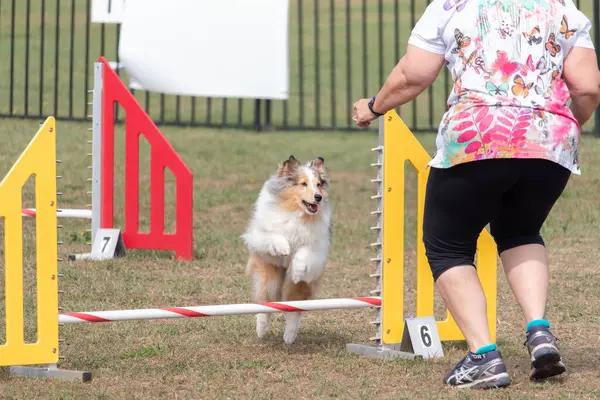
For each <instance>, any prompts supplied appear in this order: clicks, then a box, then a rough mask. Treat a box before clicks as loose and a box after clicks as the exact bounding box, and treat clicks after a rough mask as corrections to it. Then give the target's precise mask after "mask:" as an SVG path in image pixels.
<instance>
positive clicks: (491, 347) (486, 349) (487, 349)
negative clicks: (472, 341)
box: [475, 344, 496, 354]
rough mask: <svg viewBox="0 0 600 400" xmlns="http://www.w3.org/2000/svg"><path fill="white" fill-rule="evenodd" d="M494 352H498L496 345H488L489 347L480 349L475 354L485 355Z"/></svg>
mask: <svg viewBox="0 0 600 400" xmlns="http://www.w3.org/2000/svg"><path fill="white" fill-rule="evenodd" d="M494 350H496V345H495V344H488V345H487V346H483V347H480V348H478V349H477V351H476V352H475V354H483V353H487V352H488V351H494Z"/></svg>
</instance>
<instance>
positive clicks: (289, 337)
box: [283, 327, 298, 344]
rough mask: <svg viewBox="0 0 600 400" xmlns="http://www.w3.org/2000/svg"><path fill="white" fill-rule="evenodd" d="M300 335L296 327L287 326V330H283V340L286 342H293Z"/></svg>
mask: <svg viewBox="0 0 600 400" xmlns="http://www.w3.org/2000/svg"><path fill="white" fill-rule="evenodd" d="M297 336H298V331H297V330H295V329H294V328H292V327H290V328H286V329H285V332H283V342H284V343H285V344H293V343H294V342H295V341H296V337H297Z"/></svg>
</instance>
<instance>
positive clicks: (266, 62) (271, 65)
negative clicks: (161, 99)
mask: <svg viewBox="0 0 600 400" xmlns="http://www.w3.org/2000/svg"><path fill="white" fill-rule="evenodd" d="M288 17H289V0H252V1H249V0H218V1H217V0H126V2H125V10H124V14H123V18H122V23H121V37H120V42H119V58H120V61H121V64H122V65H123V66H124V67H125V70H126V72H127V73H128V74H129V76H130V77H131V78H133V79H134V80H135V81H136V83H137V84H139V85H140V86H141V87H143V88H144V89H146V90H150V91H154V92H161V93H166V94H178V95H190V96H202V97H235V98H253V99H287V98H288V89H289V76H288V75H289V71H288V22H289V18H288Z"/></svg>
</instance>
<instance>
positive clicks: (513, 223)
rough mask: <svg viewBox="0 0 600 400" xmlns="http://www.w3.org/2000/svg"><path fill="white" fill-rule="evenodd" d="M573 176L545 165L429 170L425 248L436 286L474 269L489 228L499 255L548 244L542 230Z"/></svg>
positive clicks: (489, 163) (506, 163)
mask: <svg viewBox="0 0 600 400" xmlns="http://www.w3.org/2000/svg"><path fill="white" fill-rule="evenodd" d="M570 176H571V172H570V171H569V170H568V169H566V168H564V167H562V166H560V165H559V164H557V163H554V162H552V161H547V160H542V159H492V160H480V161H472V162H467V163H463V164H459V165H456V166H453V167H451V168H447V169H439V168H431V171H430V174H429V178H428V181H427V192H426V195H425V210H424V216H423V242H424V244H425V252H426V255H427V259H428V261H429V265H430V266H431V271H432V273H433V278H434V280H437V279H438V278H439V276H440V275H441V274H442V273H443V272H444V271H446V270H448V269H450V268H452V267H455V266H459V265H473V266H475V264H474V260H475V252H476V249H477V239H478V238H479V234H480V233H481V231H482V230H483V228H485V227H486V226H487V224H488V223H489V224H490V228H491V234H492V236H493V237H494V240H495V241H496V244H497V246H498V252H499V253H502V252H503V251H505V250H508V249H511V248H514V247H517V246H522V245H525V244H533V243H537V244H541V245H544V241H543V240H542V237H541V235H540V229H541V228H542V225H543V224H544V222H545V220H546V217H547V216H548V214H549V213H550V210H551V209H552V207H553V206H554V204H555V203H556V200H558V198H559V197H560V195H561V194H562V192H563V190H564V189H565V187H566V185H567V182H568V181H569V177H570Z"/></svg>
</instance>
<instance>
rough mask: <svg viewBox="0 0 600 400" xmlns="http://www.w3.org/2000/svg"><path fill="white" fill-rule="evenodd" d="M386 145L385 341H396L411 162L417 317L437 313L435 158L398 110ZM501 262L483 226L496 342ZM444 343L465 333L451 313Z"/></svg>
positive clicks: (484, 277) (388, 121) (481, 258)
mask: <svg viewBox="0 0 600 400" xmlns="http://www.w3.org/2000/svg"><path fill="white" fill-rule="evenodd" d="M383 119H384V122H383V123H384V124H385V125H384V143H383V160H384V171H383V196H384V197H383V210H384V212H383V254H382V261H383V276H382V280H383V282H382V285H383V290H382V327H381V334H382V342H383V344H397V343H400V341H401V339H402V330H403V329H404V319H403V318H404V298H403V293H404V223H405V222H404V176H405V175H404V165H405V161H409V162H410V163H411V164H412V165H413V167H414V168H415V169H416V171H417V174H418V175H417V176H418V200H417V207H418V211H417V239H418V240H417V315H416V317H421V316H432V315H434V282H433V277H432V275H431V270H430V269H429V263H428V262H427V258H426V256H425V246H424V244H423V241H422V232H423V228H422V223H423V210H424V202H425V188H426V184H427V176H428V174H429V169H428V168H427V163H429V161H430V160H431V158H430V157H429V155H428V154H427V151H425V149H424V148H423V147H422V146H421V144H420V143H419V142H418V141H417V139H416V138H415V137H414V136H413V134H412V133H411V132H410V130H409V129H408V127H407V126H406V125H405V124H404V122H403V121H402V119H401V118H400V117H399V116H398V114H397V113H396V112H395V111H390V112H388V113H387V114H386V115H385V116H384V118H383ZM496 266H497V250H496V244H495V242H494V240H493V238H492V237H491V235H490V234H489V233H488V232H487V231H486V230H485V229H484V230H483V232H482V233H481V235H480V237H479V241H478V243H477V271H478V274H479V277H480V279H481V283H482V286H483V290H484V292H485V296H486V299H487V313H488V320H489V327H490V333H491V335H492V340H493V341H495V340H496V285H497V282H496ZM437 328H438V332H439V334H440V339H441V340H442V341H450V340H463V339H464V337H463V335H462V333H461V332H460V330H459V329H458V326H457V325H456V322H455V321H454V319H453V318H452V315H450V313H449V312H448V313H447V318H446V319H445V320H443V321H438V322H437Z"/></svg>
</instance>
